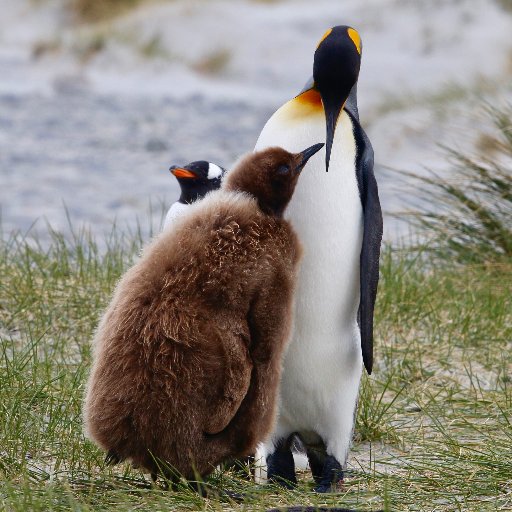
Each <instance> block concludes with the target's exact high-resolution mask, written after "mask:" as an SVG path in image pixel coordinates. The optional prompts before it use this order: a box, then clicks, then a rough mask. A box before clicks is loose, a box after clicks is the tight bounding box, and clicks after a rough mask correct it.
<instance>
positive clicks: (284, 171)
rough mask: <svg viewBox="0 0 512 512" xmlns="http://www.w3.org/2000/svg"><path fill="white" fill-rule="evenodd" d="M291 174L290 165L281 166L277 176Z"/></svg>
mask: <svg viewBox="0 0 512 512" xmlns="http://www.w3.org/2000/svg"><path fill="white" fill-rule="evenodd" d="M289 172H290V166H289V165H280V166H279V167H278V168H277V174H288V173H289Z"/></svg>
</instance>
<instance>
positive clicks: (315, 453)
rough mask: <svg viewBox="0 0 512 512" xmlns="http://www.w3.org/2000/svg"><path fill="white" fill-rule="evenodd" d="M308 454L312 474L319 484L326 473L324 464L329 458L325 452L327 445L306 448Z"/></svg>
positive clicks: (321, 444)
mask: <svg viewBox="0 0 512 512" xmlns="http://www.w3.org/2000/svg"><path fill="white" fill-rule="evenodd" d="M306 454H307V456H308V462H309V468H310V469H311V474H312V475H313V478H314V479H315V482H316V483H317V484H319V483H320V481H321V480H322V478H323V472H324V463H325V458H326V457H327V453H326V450H325V444H324V443H320V444H317V445H309V446H307V447H306Z"/></svg>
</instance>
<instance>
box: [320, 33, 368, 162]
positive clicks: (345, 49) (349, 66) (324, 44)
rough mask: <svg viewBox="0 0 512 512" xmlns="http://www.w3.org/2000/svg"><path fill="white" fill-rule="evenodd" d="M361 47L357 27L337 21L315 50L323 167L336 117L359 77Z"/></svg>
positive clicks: (330, 146) (326, 159)
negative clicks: (321, 110)
mask: <svg viewBox="0 0 512 512" xmlns="http://www.w3.org/2000/svg"><path fill="white" fill-rule="evenodd" d="M361 50H362V46H361V38H360V37H359V34H358V33H357V31H356V30H354V29H353V28H351V27H347V26H345V25H340V26H337V27H333V28H331V29H329V30H328V31H327V32H326V33H325V34H324V35H323V37H322V39H321V40H320V43H318V47H317V49H316V51H315V59H314V62H313V80H314V88H315V89H316V90H317V91H318V92H319V93H320V96H321V98H322V103H323V106H324V112H325V120H326V123H327V137H326V148H325V149H326V155H325V166H326V170H329V159H330V157H331V148H332V142H333V139H334V132H335V130H336V123H337V121H338V117H339V115H340V112H341V110H342V109H343V106H344V105H345V102H346V101H347V98H348V96H349V94H350V91H351V90H352V87H353V86H354V85H355V84H356V82H357V79H358V77H359V68H360V66H361Z"/></svg>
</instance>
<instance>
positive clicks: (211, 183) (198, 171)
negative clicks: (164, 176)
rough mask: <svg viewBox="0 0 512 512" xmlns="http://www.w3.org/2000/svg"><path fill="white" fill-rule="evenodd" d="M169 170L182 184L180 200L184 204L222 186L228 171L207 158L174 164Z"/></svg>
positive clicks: (190, 202)
mask: <svg viewBox="0 0 512 512" xmlns="http://www.w3.org/2000/svg"><path fill="white" fill-rule="evenodd" d="M169 171H171V173H172V174H174V176H176V179H177V180H178V183H179V184H180V188H181V195H180V198H179V202H180V203H183V204H192V203H193V202H194V201H197V200H198V199H202V198H203V197H204V196H205V195H206V194H207V193H208V192H210V191H211V190H216V189H218V188H220V183H221V180H222V176H223V174H224V173H225V172H226V171H225V169H223V168H222V167H219V166H218V165H217V164H214V163H212V162H207V161H206V160H198V161H196V162H191V163H189V164H187V165H184V166H182V167H180V166H177V165H173V166H172V167H171V168H170V169H169Z"/></svg>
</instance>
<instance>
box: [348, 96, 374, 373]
mask: <svg viewBox="0 0 512 512" xmlns="http://www.w3.org/2000/svg"><path fill="white" fill-rule="evenodd" d="M352 94H354V99H356V98H355V94H356V91H355V86H354V89H352V92H351V96H352ZM347 103H348V101H347ZM347 111H348V113H349V115H350V117H351V118H352V124H353V126H354V137H355V140H356V147H357V157H356V173H357V183H358V186H359V194H360V196H361V203H362V206H363V217H364V220H363V226H364V232H363V244H362V247H361V256H360V271H359V272H360V275H359V283H360V292H361V298H360V303H359V312H358V321H359V329H360V331H361V350H362V353H363V362H364V367H365V368H366V371H367V372H368V374H371V373H372V366H373V309H374V307H375V298H376V296H377V286H378V284H379V256H380V243H381V240H382V211H381V208H380V201H379V190H378V187H377V181H376V180H375V175H374V173H373V161H374V157H373V148H372V145H371V143H370V139H368V136H367V135H366V133H365V132H364V130H363V129H362V127H361V125H360V124H359V121H358V119H357V117H356V115H355V113H357V101H356V110H355V113H354V111H352V112H351V111H350V110H347Z"/></svg>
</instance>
